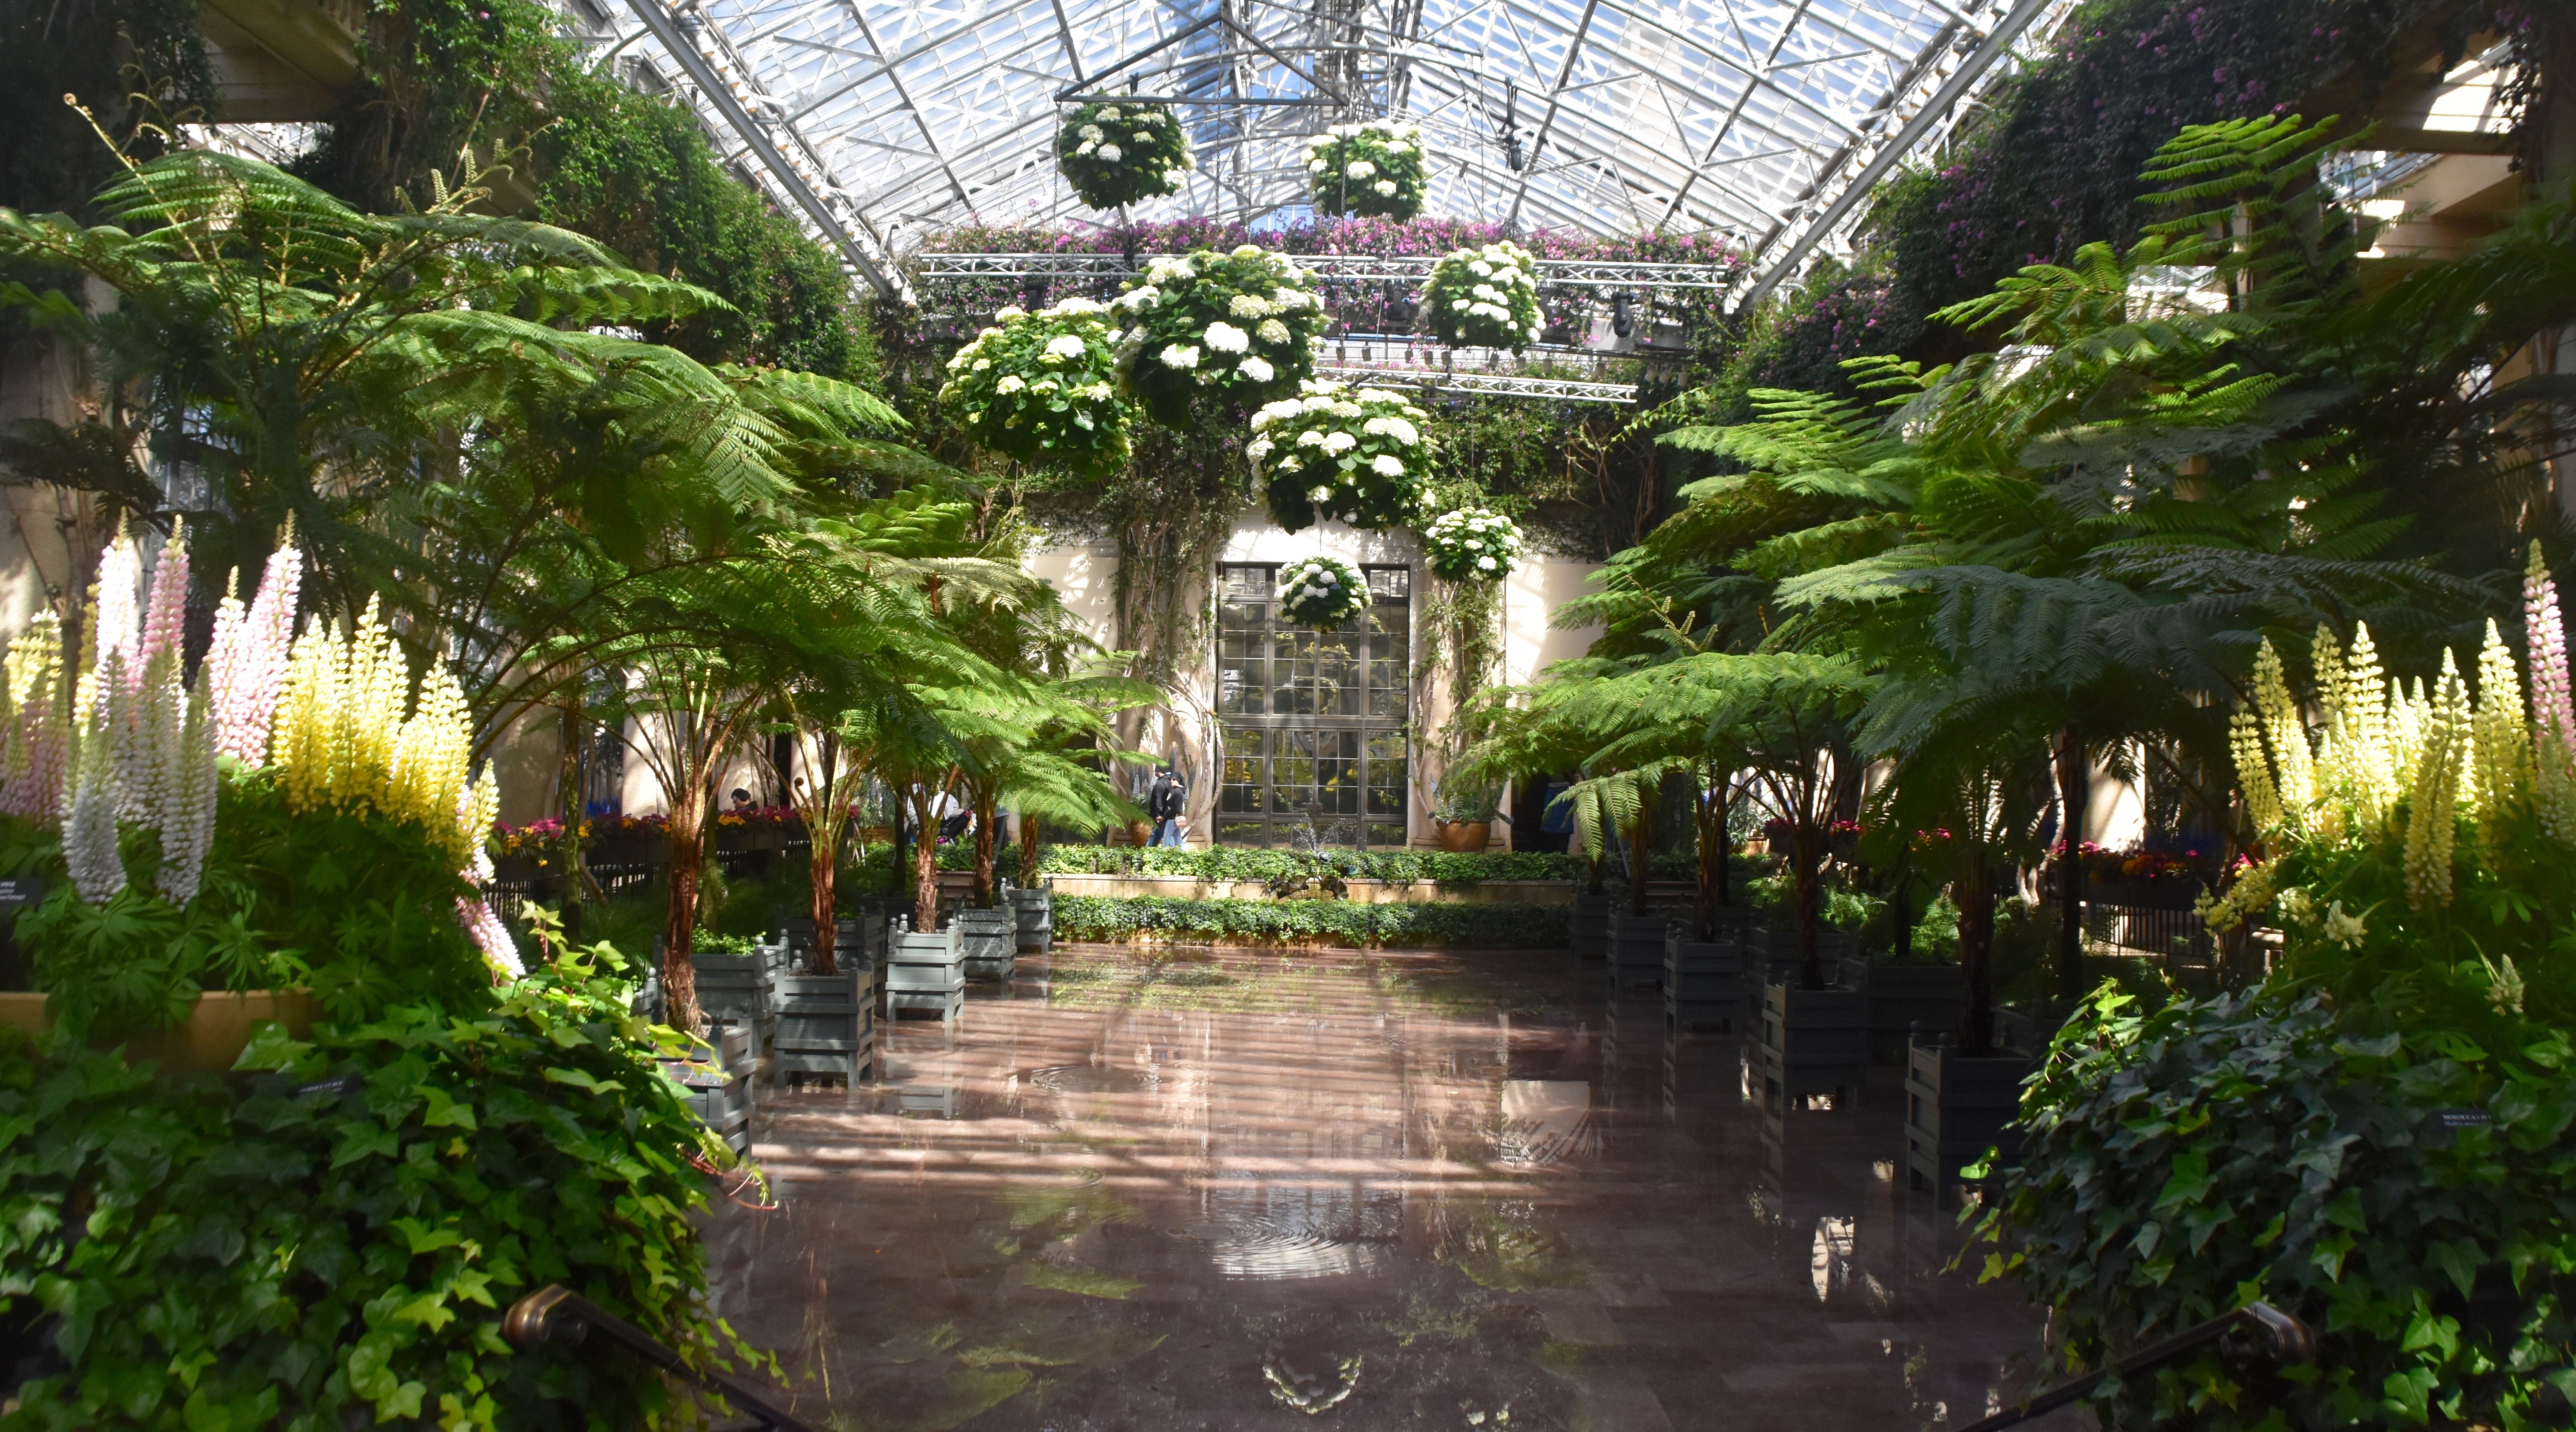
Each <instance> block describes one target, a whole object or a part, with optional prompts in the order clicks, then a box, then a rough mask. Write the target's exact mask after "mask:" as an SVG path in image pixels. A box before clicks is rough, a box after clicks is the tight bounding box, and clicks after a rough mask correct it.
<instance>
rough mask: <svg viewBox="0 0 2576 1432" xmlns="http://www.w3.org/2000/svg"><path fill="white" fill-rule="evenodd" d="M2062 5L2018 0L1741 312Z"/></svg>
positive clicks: (1742, 302) (1739, 304)
mask: <svg viewBox="0 0 2576 1432" xmlns="http://www.w3.org/2000/svg"><path fill="white" fill-rule="evenodd" d="M2064 4H2065V0H2018V3H2016V4H2015V5H2014V6H2013V7H2012V9H2011V11H2009V12H2008V13H2007V14H2005V16H2004V18H2003V19H2002V20H2001V21H1999V22H1997V24H1996V25H1995V28H1994V29H1993V30H1992V31H1990V32H1989V33H1988V34H1987V35H1986V38H1985V41H1984V42H1983V43H1982V44H1980V45H1978V46H1977V48H1976V51H1975V52H1974V53H1973V54H1971V55H1970V56H1969V57H1968V60H1967V63H1965V64H1963V65H1961V66H1959V68H1958V71H1957V72H1956V73H1955V74H1952V75H1951V76H1950V78H1949V79H1948V80H1947V81H1945V82H1943V84H1942V86H1941V88H1940V89H1939V90H1938V91H1936V92H1934V94H1933V96H1932V98H1931V99H1929V100H1927V101H1925V102H1924V105H1923V107H1922V108H1921V109H1918V110H1916V111H1915V112H1914V117H1913V118H1912V119H1909V120H1907V121H1906V122H1905V124H1904V125H1903V127H1901V128H1899V129H1898V130H1897V131H1896V133H1895V135H1894V136H1893V137H1891V138H1890V139H1889V140H1888V141H1887V142H1886V143H1885V144H1882V145H1880V146H1879V148H1878V152H1877V153H1876V154H1874V155H1872V156H1870V159H1869V162H1868V163H1866V164H1864V165H1862V166H1861V169H1860V172H1859V173H1858V174H1855V175H1853V176H1852V178H1851V179H1850V180H1849V182H1847V183H1845V184H1844V185H1843V186H1842V192H1841V193H1839V194H1836V195H1835V196H1834V199H1833V202H1832V203H1830V204H1828V205H1826V206H1825V209H1824V212H1823V213H1821V214H1818V215H1817V216H1816V217H1815V218H1814V219H1813V220H1811V221H1810V222H1809V223H1808V225H1807V227H1806V229H1805V231H1804V232H1802V233H1800V234H1799V235H1798V237H1797V239H1796V240H1795V241H1794V242H1792V243H1791V244H1790V245H1789V248H1788V251H1787V252H1785V253H1783V254H1782V255H1780V257H1779V258H1778V259H1776V260H1773V261H1772V264H1771V266H1770V267H1769V268H1768V269H1765V270H1763V273H1762V276H1761V277H1760V278H1758V279H1756V280H1754V283H1753V287H1751V288H1749V289H1747V290H1745V293H1744V296H1743V297H1742V298H1741V299H1739V300H1737V301H1736V305H1735V306H1736V309H1737V311H1738V312H1750V311H1752V308H1753V306H1754V305H1755V304H1758V303H1760V302H1761V301H1762V300H1763V299H1765V298H1767V297H1769V296H1770V294H1771V290H1773V289H1775V288H1777V287H1779V286H1780V281H1781V280H1782V279H1784V278H1786V277H1788V276H1789V274H1790V272H1791V271H1792V270H1794V269H1795V268H1796V267H1797V266H1798V263H1799V261H1800V260H1802V259H1804V258H1805V257H1806V256H1807V255H1808V253H1810V252H1811V251H1813V250H1814V248H1815V247H1816V245H1817V244H1818V243H1820V242H1822V241H1823V240H1824V239H1825V237H1826V236H1827V235H1828V234H1830V233H1831V232H1832V231H1833V229H1834V226H1835V225H1837V224H1839V223H1841V222H1842V221H1843V219H1844V218H1845V217H1846V216H1848V215H1849V214H1850V213H1851V212H1852V210H1854V209H1855V208H1858V207H1859V206H1860V202H1861V200H1863V199H1866V198H1868V197H1869V192H1870V189H1871V187H1872V186H1874V185H1876V184H1877V183H1878V181H1879V180H1880V179H1881V178H1883V177H1885V176H1886V174H1887V171H1888V170H1890V169H1893V168H1895V167H1896V164H1897V161H1898V160H1901V159H1903V158H1904V157H1905V156H1906V155H1907V154H1909V153H1911V152H1912V151H1913V149H1914V146H1915V145H1916V144H1918V143H1920V142H1922V140H1923V137H1924V136H1925V135H1927V134H1930V133H1931V132H1932V130H1933V128H1934V127H1935V126H1937V125H1939V124H1941V123H1942V122H1943V120H1944V118H1945V117H1946V116H1947V115H1948V114H1949V112H1950V109H1951V108H1952V106H1954V105H1956V104H1957V103H1958V102H1959V101H1960V100H1961V99H1963V98H1965V97H1966V96H1967V93H1968V91H1969V90H1970V89H1972V88H1974V87H1975V85H1976V83H1977V81H1978V80H1980V79H1982V78H1984V77H1985V73H1986V71H1987V70H1988V69H1990V68H1992V67H1993V65H1994V63H1995V61H1996V60H1998V59H2000V58H2002V57H2003V55H2004V54H2005V53H2006V52H2007V51H2009V50H2010V49H2011V48H2012V43H2013V41H2015V40H2017V39H2019V38H2021V34H2022V32H2023V31H2024V30H2027V29H2029V28H2030V26H2031V23H2032V22H2033V21H2035V20H2037V19H2039V17H2040V16H2041V15H2043V14H2045V13H2047V12H2048V11H2049V10H2051V9H2056V8H2062V7H2063V6H2064Z"/></svg>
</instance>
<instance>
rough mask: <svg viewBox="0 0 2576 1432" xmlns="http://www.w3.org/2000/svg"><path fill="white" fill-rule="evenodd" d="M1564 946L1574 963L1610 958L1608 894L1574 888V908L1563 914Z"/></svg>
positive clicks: (1605, 960)
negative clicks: (1572, 957) (1596, 893)
mask: <svg viewBox="0 0 2576 1432" xmlns="http://www.w3.org/2000/svg"><path fill="white" fill-rule="evenodd" d="M1565 932H1566V948H1567V950H1568V952H1569V953H1571V954H1572V955H1573V956H1574V958H1575V962H1576V963H1578V964H1587V965H1588V964H1591V963H1593V962H1594V961H1596V960H1598V961H1602V962H1605V963H1606V962H1607V961H1608V960H1609V958H1610V896H1609V894H1608V892H1606V891H1605V892H1603V893H1601V894H1598V895H1595V894H1593V893H1592V892H1590V891H1588V890H1577V891H1575V892H1574V908H1573V909H1572V910H1571V911H1569V912H1567V914H1566V917H1565Z"/></svg>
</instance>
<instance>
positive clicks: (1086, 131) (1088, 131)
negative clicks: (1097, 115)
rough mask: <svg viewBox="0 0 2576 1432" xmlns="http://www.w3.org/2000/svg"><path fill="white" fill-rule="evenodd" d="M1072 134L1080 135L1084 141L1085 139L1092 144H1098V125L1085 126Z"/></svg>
mask: <svg viewBox="0 0 2576 1432" xmlns="http://www.w3.org/2000/svg"><path fill="white" fill-rule="evenodd" d="M1074 133H1076V134H1078V135H1081V136H1082V137H1083V138H1084V139H1087V140H1089V141H1091V142H1092V143H1094V144H1098V143H1099V142H1100V138H1101V136H1100V126H1099V125H1096V124H1086V125H1084V126H1083V127H1082V128H1080V129H1077V130H1075V131H1074Z"/></svg>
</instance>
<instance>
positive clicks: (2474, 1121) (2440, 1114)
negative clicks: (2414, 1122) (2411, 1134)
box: [2417, 1109, 2495, 1149]
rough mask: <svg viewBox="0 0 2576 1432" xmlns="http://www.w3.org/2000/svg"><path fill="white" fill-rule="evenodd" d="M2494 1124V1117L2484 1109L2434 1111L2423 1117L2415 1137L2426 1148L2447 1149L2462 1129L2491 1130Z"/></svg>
mask: <svg viewBox="0 0 2576 1432" xmlns="http://www.w3.org/2000/svg"><path fill="white" fill-rule="evenodd" d="M2494 1124H2495V1115H2494V1114H2493V1113H2490V1112H2489V1111H2487V1110H2485V1109H2435V1110H2434V1111H2433V1112H2432V1113H2430V1114H2427V1115H2425V1116H2424V1124H2423V1127H2422V1129H2421V1130H2420V1131H2419V1132H2418V1134H2417V1137H2418V1138H2420V1139H2422V1140H2423V1141H2424V1146H2425V1147H2426V1148H2434V1149H2440V1148H2448V1147H2450V1145H2451V1144H2452V1142H2453V1141H2454V1140H2456V1139H2458V1138H2459V1136H2460V1131H2461V1130H2462V1129H2484V1128H2492V1127H2493V1126H2494Z"/></svg>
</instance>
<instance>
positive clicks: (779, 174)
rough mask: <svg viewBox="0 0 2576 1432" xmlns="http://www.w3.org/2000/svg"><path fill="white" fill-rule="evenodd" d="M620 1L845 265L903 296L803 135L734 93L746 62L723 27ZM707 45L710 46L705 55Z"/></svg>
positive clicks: (862, 222) (876, 245) (879, 244)
mask: <svg viewBox="0 0 2576 1432" xmlns="http://www.w3.org/2000/svg"><path fill="white" fill-rule="evenodd" d="M628 3H629V4H630V5H631V6H632V7H633V8H634V10H635V14H636V17H637V18H638V19H640V20H642V21H643V22H644V25H645V28H646V29H649V30H651V31H652V32H653V37H654V38H655V39H657V40H660V41H661V42H662V48H663V50H664V51H665V52H667V53H668V54H669V55H670V57H671V59H672V60H673V61H674V62H676V63H677V64H678V65H679V66H680V68H681V69H682V70H683V71H684V72H686V73H687V75H688V77H689V80H690V82H691V83H692V84H694V85H696V86H697V89H698V98H699V102H700V103H701V104H703V105H704V106H705V107H706V108H707V109H709V110H712V111H714V113H715V114H716V115H717V116H718V117H719V118H720V119H722V120H723V122H724V124H725V126H726V127H727V128H729V129H731V130H732V131H733V133H734V137H736V138H738V139H740V140H741V141H742V142H743V144H744V145H745V146H746V147H748V148H749V149H750V151H751V152H752V154H753V155H755V156H757V157H758V158H759V160H760V164H761V169H762V172H763V173H765V174H767V175H768V177H769V180H770V182H771V183H772V184H775V185H776V186H777V187H778V189H779V190H780V192H782V193H783V194H785V195H786V197H787V200H788V202H789V203H791V204H793V205H794V206H795V207H796V208H797V209H799V210H800V211H802V212H803V213H804V215H805V217H806V219H807V220H808V221H809V222H811V223H812V224H813V225H814V227H815V228H816V229H818V230H820V231H821V232H822V235H823V237H824V239H825V240H826V241H827V242H829V243H830V244H831V245H832V246H833V247H834V248H837V249H839V250H840V251H841V256H842V257H843V258H844V259H846V260H848V261H849V264H850V267H852V268H853V269H856V270H857V271H858V273H859V276H860V277H862V278H864V279H866V280H867V281H868V282H869V284H870V285H872V286H874V287H875V289H876V290H877V292H879V293H881V294H884V295H885V296H887V297H889V298H895V299H907V298H908V297H909V295H908V294H906V293H905V292H904V289H903V283H902V279H901V278H900V276H898V275H897V274H896V272H895V268H894V265H893V263H891V262H890V261H889V260H888V257H887V254H886V251H885V244H884V242H883V241H882V240H881V239H879V238H878V237H877V235H875V234H873V233H871V232H869V231H868V228H867V219H866V216H865V215H852V216H851V222H844V221H843V219H842V216H841V215H840V214H838V213H836V212H835V211H834V209H833V206H832V204H831V203H830V202H829V201H828V200H826V199H825V198H824V197H823V194H822V191H821V189H820V187H819V185H818V179H819V176H820V175H821V174H822V173H823V172H824V171H823V164H822V161H821V159H820V158H818V157H816V156H815V155H814V154H813V153H812V152H811V151H810V150H809V149H808V148H807V146H806V143H805V139H804V136H802V135H801V134H799V133H797V132H796V130H795V127H794V126H793V125H790V124H787V123H784V122H781V123H780V125H779V128H780V129H781V130H783V131H784V133H782V134H778V135H772V134H771V133H770V132H769V129H768V127H767V126H766V125H764V124H763V123H762V122H761V121H759V120H757V119H755V118H753V117H752V114H751V111H750V110H749V109H748V108H747V107H746V106H745V105H744V103H743V101H742V99H741V97H740V96H738V95H736V94H735V92H734V90H735V87H736V85H738V84H742V83H743V82H744V79H746V78H747V77H748V76H749V74H750V68H749V67H748V66H746V65H744V64H743V63H742V59H741V57H740V56H739V55H736V54H734V53H733V49H732V46H731V45H729V44H727V43H726V41H725V38H724V32H723V31H722V30H720V29H717V28H716V27H714V26H711V25H708V24H706V23H705V22H704V21H702V20H697V19H690V20H682V19H681V18H680V17H679V16H677V15H674V14H673V13H672V12H671V11H670V10H669V9H667V8H665V7H664V5H663V4H662V0H628ZM700 39H704V41H705V42H706V49H705V50H701V49H700V48H699V41H700ZM709 51H712V52H713V56H712V57H711V56H710V54H709V53H708V52H709ZM726 68H730V69H732V70H733V71H734V75H733V76H728V75H726V74H725V73H724V70H725V69H726ZM789 148H793V149H796V150H798V151H800V152H799V153H798V155H797V157H796V159H793V160H791V159H790V158H789V157H788V149H789Z"/></svg>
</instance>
